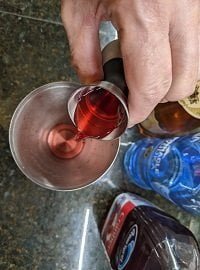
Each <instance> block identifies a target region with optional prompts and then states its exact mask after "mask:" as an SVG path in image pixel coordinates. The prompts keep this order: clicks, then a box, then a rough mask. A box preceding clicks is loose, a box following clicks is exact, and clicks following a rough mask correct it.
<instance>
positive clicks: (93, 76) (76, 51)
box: [61, 0, 103, 83]
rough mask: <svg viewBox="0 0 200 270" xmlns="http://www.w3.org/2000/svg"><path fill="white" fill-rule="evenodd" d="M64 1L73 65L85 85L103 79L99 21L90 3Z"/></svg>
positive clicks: (65, 20) (63, 13)
mask: <svg viewBox="0 0 200 270" xmlns="http://www.w3.org/2000/svg"><path fill="white" fill-rule="evenodd" d="M76 3H77V1H73V0H68V1H62V9H61V10H62V12H61V16H62V20H63V24H64V27H65V29H66V32H67V36H68V39H69V45H70V50H71V59H72V65H73V66H74V68H75V70H76V72H77V74H78V76H79V79H80V81H81V82H83V83H92V82H95V81H98V80H101V79H102V78H103V70H102V56H101V49H100V43H99V36H98V28H99V19H98V18H97V17H96V16H95V15H94V14H95V12H94V11H93V7H92V5H91V4H90V6H89V4H88V5H87V3H90V1H88V2H87V1H78V3H79V5H76Z"/></svg>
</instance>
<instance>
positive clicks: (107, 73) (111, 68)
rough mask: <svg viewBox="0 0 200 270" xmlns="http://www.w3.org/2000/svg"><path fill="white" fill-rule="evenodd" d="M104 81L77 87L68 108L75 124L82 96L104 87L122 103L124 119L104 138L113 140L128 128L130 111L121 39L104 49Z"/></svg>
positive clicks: (110, 43)
mask: <svg viewBox="0 0 200 270" xmlns="http://www.w3.org/2000/svg"><path fill="white" fill-rule="evenodd" d="M102 60H103V70H104V81H100V82H97V83H95V84H94V85H85V86H81V87H80V88H78V89H76V90H75V91H74V92H73V93H72V95H71V96H70V98H69V100H68V104H67V109H68V112H69V116H70V118H71V120H72V122H73V123H74V124H75V111H76V108H77V105H78V103H79V101H80V100H81V97H82V96H85V95H87V94H89V93H91V92H92V91H95V90H96V89H98V88H99V89H104V90H106V91H108V92H110V93H111V94H112V95H113V96H115V98H116V99H118V100H119V102H120V104H121V110H122V111H123V114H124V117H123V121H121V123H120V124H119V125H118V126H117V127H116V128H115V129H113V130H112V132H110V133H109V134H107V135H106V136H105V137H103V138H101V139H102V140H113V139H116V138H119V137H120V136H121V135H122V134H123V133H124V131H125V130H126V128H127V124H128V118H129V112H128V106H127V96H128V88H127V85H126V81H125V76H124V69H123V62H122V56H121V51H120V45H119V41H118V40H117V39H116V40H113V41H111V42H109V43H108V44H107V45H106V46H105V47H104V49H103V50H102Z"/></svg>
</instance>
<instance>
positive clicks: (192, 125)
mask: <svg viewBox="0 0 200 270" xmlns="http://www.w3.org/2000/svg"><path fill="white" fill-rule="evenodd" d="M139 129H140V131H141V133H142V134H145V135H150V136H157V137H165V136H174V135H183V134H187V133H191V132H195V131H197V130H200V81H198V82H197V84H196V87H195V91H194V93H193V94H192V95H191V96H190V97H188V98H185V99H183V100H180V101H178V102H167V103H160V104H158V105H157V106H156V108H155V109H154V111H153V112H152V113H151V114H150V115H149V117H148V118H147V119H146V120H145V121H143V122H142V123H140V124H139Z"/></svg>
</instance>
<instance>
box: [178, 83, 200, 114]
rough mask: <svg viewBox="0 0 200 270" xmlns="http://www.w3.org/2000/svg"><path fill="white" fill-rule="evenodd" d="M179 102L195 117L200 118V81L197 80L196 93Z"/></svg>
mask: <svg viewBox="0 0 200 270" xmlns="http://www.w3.org/2000/svg"><path fill="white" fill-rule="evenodd" d="M178 103H179V104H180V105H181V106H182V107H183V108H184V109H185V110H186V112H187V113H189V114H190V115H191V116H193V117H194V118H197V119H200V81H198V82H197V84H196V87H195V91H194V93H193V94H192V95H191V96H189V97H187V98H184V99H182V100H180V101H178Z"/></svg>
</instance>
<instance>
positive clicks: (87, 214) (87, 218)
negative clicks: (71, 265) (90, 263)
mask: <svg viewBox="0 0 200 270" xmlns="http://www.w3.org/2000/svg"><path fill="white" fill-rule="evenodd" d="M89 214H90V209H89V208H87V209H86V214H85V220H84V226H83V234H82V239H81V248H80V256H79V261H78V270H82V266H83V255H84V249H85V240H86V235H87V228H88V222H89Z"/></svg>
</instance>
